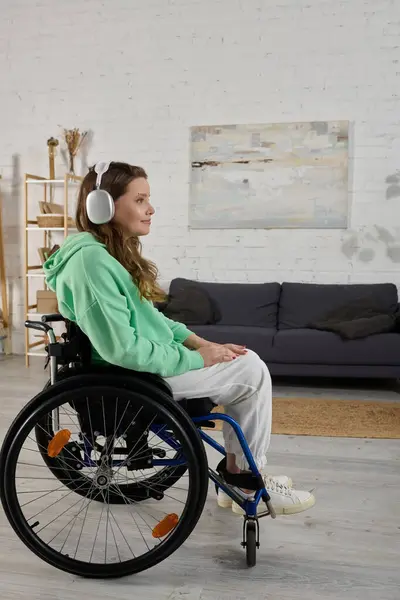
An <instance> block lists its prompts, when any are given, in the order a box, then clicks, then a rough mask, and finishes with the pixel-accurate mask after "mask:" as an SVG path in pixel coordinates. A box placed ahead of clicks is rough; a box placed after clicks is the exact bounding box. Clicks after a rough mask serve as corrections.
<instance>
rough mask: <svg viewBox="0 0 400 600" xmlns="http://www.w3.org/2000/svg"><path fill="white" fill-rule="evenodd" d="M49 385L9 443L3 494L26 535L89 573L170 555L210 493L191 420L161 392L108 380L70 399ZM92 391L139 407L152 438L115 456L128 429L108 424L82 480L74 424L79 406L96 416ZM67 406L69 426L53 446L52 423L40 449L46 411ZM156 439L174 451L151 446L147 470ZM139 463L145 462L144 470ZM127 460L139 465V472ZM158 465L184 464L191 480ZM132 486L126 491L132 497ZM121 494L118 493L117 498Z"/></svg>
mask: <svg viewBox="0 0 400 600" xmlns="http://www.w3.org/2000/svg"><path fill="white" fill-rule="evenodd" d="M50 392H51V391H50V390H48V391H47V392H42V393H41V394H39V395H38V396H37V397H36V398H34V399H33V400H32V401H31V402H30V403H29V404H28V405H27V406H26V407H25V408H24V409H23V410H22V411H21V412H20V414H19V415H18V417H17V418H16V419H15V421H14V423H13V424H12V426H11V428H10V430H9V432H8V434H7V436H6V438H5V440H4V443H3V449H2V454H1V460H0V478H1V479H0V491H1V500H2V504H3V508H4V511H5V513H6V516H7V518H8V520H9V521H10V524H11V525H12V527H13V528H14V530H15V532H16V533H17V535H18V536H19V538H20V539H21V540H22V541H23V542H24V544H25V545H26V546H27V547H28V548H30V549H31V550H32V551H33V552H34V553H35V554H36V555H38V556H39V557H40V558H42V559H43V560H44V561H46V562H48V563H49V564H51V565H53V566H54V567H57V568H59V569H61V570H64V571H67V572H69V573H73V574H76V575H80V576H85V577H98V578H104V577H121V576H124V575H129V574H133V573H138V572H140V571H143V570H145V569H148V568H150V567H152V566H154V565H156V564H157V563H159V562H161V561H162V560H164V559H165V558H167V557H168V556H169V555H170V554H172V553H173V552H174V551H175V550H176V549H177V548H179V546H180V545H181V544H182V543H183V542H184V541H185V540H186V539H187V537H188V536H189V535H190V533H191V532H192V530H193V529H194V527H195V526H196V524H197V521H198V519H199V518H200V515H201V513H202V510H203V507H204V503H205V500H206V496H207V490H208V471H207V459H206V455H205V451H204V446H203V443H202V441H201V439H200V437H199V435H198V432H197V430H196V428H195V426H194V425H193V423H192V421H191V420H190V418H189V417H188V416H187V415H186V414H185V413H184V411H183V410H182V409H181V408H180V407H179V406H178V405H177V403H175V402H174V401H173V400H172V399H171V398H169V397H168V395H167V394H162V393H160V394H159V395H157V397H156V398H155V399H153V398H151V397H147V396H146V395H144V394H141V393H138V392H133V391H130V390H127V389H124V388H123V387H121V389H118V388H116V387H115V386H104V385H102V386H99V387H93V386H91V385H90V386H86V387H84V386H83V387H80V388H79V389H75V390H74V393H73V396H71V390H65V389H62V388H61V389H60V388H59V387H58V386H55V387H54V389H53V390H52V393H50ZM94 398H104V399H105V406H111V402H112V401H114V402H115V401H116V398H118V401H119V402H120V403H121V404H122V405H125V406H126V405H127V404H129V405H130V406H132V407H134V410H135V414H136V415H137V414H140V419H141V423H143V422H147V423H148V427H147V429H146V433H148V434H149V444H148V446H147V445H145V444H141V442H139V445H138V447H137V450H138V451H139V452H138V453H136V454H134V453H132V451H131V450H129V453H128V455H125V456H120V457H119V460H116V457H117V459H118V453H121V452H122V450H118V448H117V450H116V438H117V436H118V435H120V433H121V432H120V431H119V432H117V430H115V432H114V434H112V433H111V432H110V431H108V432H107V436H105V437H104V440H103V444H102V445H101V450H99V456H98V458H96V453H92V458H91V459H90V457H86V459H87V461H86V463H85V466H86V465H87V464H88V465H89V467H87V468H89V470H90V473H89V476H85V477H84V481H82V480H79V479H75V476H76V475H78V476H79V477H82V469H81V468H78V465H79V459H77V456H76V453H75V452H74V450H73V449H72V446H70V445H69V444H71V443H72V444H74V443H75V444H76V447H77V446H78V440H79V439H81V440H82V438H79V435H78V433H77V431H76V430H75V429H74V427H73V423H72V422H74V423H75V424H76V422H79V419H78V418H77V413H76V412H74V409H73V407H74V406H75V407H76V406H82V405H84V404H86V405H88V407H89V415H90V414H91V412H90V407H91V404H92V402H93V399H94ZM63 407H67V408H66V413H67V414H68V415H69V417H70V418H71V426H70V429H69V430H67V428H63V429H59V431H58V432H57V433H55V434H54V436H53V438H52V439H51V440H50V443H48V435H49V430H48V429H46V428H45V429H44V433H45V437H44V438H43V440H42V441H45V444H42V442H41V441H40V440H39V446H40V447H39V449H38V440H37V437H36V435H35V432H36V433H37V431H38V428H39V429H40V428H41V427H42V426H43V423H45V422H46V420H48V415H49V414H51V415H53V414H54V413H55V411H58V412H60V409H61V408H63ZM47 422H48V421H47ZM131 424H134V421H132V422H131ZM93 433H94V432H93ZM80 434H81V435H82V434H83V440H84V441H85V440H86V441H87V439H88V438H89V437H92V438H93V436H90V435H89V434H88V432H82V431H80ZM39 437H40V436H39ZM74 437H75V438H76V441H74ZM157 437H158V438H160V439H162V440H163V442H165V441H167V443H168V444H171V452H172V455H173V456H174V458H172V459H169V458H168V455H163V454H160V453H157V452H155V453H154V452H152V455H151V456H152V458H151V462H152V464H151V466H150V465H149V467H148V468H146V465H143V464H141V460H142V459H143V460H144V459H146V457H147V459H148V458H149V456H150V455H149V454H148V448H151V443H150V442H151V440H152V439H155V438H157ZM144 446H146V448H147V450H146V452H147V454H146V456H144V455H142V456H141V455H140V448H141V447H144ZM45 452H47V458H48V459H54V460H55V463H54V464H53V465H52V469H49V466H48V462H49V461H48V460H45V461H43V458H44V456H45ZM158 456H164V457H163V458H159V459H157V457H158ZM177 456H178V459H177V458H176V457H177ZM93 457H94V458H93ZM89 459H90V460H89ZM128 459H129V460H128ZM131 459H134V460H133V461H131ZM57 461H58V462H57ZM88 461H89V462H88ZM135 461H137V464H138V466H139V467H140V466H141V468H140V469H138V471H139V473H138V471H137V470H136V469H135V464H136V463H135ZM128 462H129V463H132V462H133V463H134V464H133V469H132V465H131V467H129V465H128ZM157 466H160V467H161V471H160V472H161V473H162V471H163V469H165V467H167V468H174V467H177V466H181V467H183V468H184V469H185V470H186V472H187V478H186V479H187V486H186V487H177V486H176V485H174V482H171V481H169V482H168V484H167V483H165V481H163V480H162V479H159V478H158V479H157V477H158V474H157V472H156V473H154V470H155V469H157ZM55 470H56V473H55ZM129 477H131V480H130V481H129V482H128V483H127V479H128V478H129ZM71 479H72V480H73V481H74V484H73V485H71ZM78 481H81V483H78ZM171 483H172V485H171ZM80 485H81V487H79V486H80ZM128 485H129V488H128ZM73 488H74V489H73ZM78 488H79V489H78ZM128 489H129V494H125V491H127V490H128ZM75 492H78V494H79V495H78V499H77V495H76V493H75ZM116 497H118V498H121V501H119V503H118V504H115V503H113V500H115V498H116ZM97 499H100V500H101V501H100V502H96V500H97Z"/></svg>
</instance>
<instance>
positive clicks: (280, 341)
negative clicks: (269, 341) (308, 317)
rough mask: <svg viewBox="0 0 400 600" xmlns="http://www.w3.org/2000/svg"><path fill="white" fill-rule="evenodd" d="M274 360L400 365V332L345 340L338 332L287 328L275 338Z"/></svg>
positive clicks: (283, 361)
mask: <svg viewBox="0 0 400 600" xmlns="http://www.w3.org/2000/svg"><path fill="white" fill-rule="evenodd" d="M272 356H273V362H282V363H293V364H296V363H297V364H301V363H303V364H320V365H324V364H325V365H330V364H332V365H336V364H337V365H399V364H400V335H399V334H398V333H382V334H377V335H371V336H370V337H367V338H364V339H360V340H343V339H342V338H341V337H340V336H339V335H337V334H336V333H330V332H329V331H317V330H315V329H287V330H285V331H278V332H277V334H276V336H275V337H274V348H273V354H272Z"/></svg>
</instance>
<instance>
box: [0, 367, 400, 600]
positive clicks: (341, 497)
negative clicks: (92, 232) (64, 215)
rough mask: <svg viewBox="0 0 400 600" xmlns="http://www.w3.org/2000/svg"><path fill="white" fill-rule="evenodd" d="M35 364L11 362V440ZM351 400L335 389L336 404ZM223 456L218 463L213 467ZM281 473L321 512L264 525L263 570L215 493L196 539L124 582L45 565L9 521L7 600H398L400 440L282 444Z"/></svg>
mask: <svg viewBox="0 0 400 600" xmlns="http://www.w3.org/2000/svg"><path fill="white" fill-rule="evenodd" d="M42 367H43V365H42V363H41V362H36V363H34V364H33V366H32V367H31V368H30V369H29V370H27V369H25V367H24V366H23V361H22V359H20V358H6V359H0V417H1V420H0V428H1V432H0V433H1V437H2V436H3V435H4V433H5V431H6V430H7V428H8V426H9V424H10V422H11V420H12V419H13V417H14V416H15V415H16V413H17V412H18V410H19V409H20V408H21V407H22V406H23V405H24V403H26V402H27V400H28V399H29V398H31V397H32V396H33V395H34V394H35V393H36V392H37V391H38V390H39V389H40V386H41V385H42V383H43V382H44V380H45V379H46V375H45V373H44V372H43V371H42V370H40V369H42ZM278 387H279V390H278V391H279V393H281V394H289V393H291V392H293V393H294V394H295V395H297V396H298V395H300V394H301V393H304V395H307V396H310V394H311V393H315V394H318V395H321V394H326V395H328V394H327V390H326V389H325V390H323V389H322V388H319V389H314V390H310V388H307V389H303V390H301V389H299V387H296V388H295V389H294V388H293V387H289V386H286V387H285V385H284V384H282V383H279V386H278ZM335 393H336V396H338V395H340V394H339V392H338V391H337V390H336V392H334V391H332V390H331V391H330V393H329V397H335ZM345 393H346V397H349V395H350V394H353V397H354V395H355V396H356V397H357V395H359V397H360V399H362V398H364V397H365V396H366V395H367V396H368V397H371V395H372V397H382V399H388V398H390V399H396V398H398V396H397V397H396V396H395V394H394V393H393V392H391V391H388V390H384V391H379V389H374V390H372V391H370V392H367V391H365V390H363V391H362V392H359V391H357V390H356V389H353V390H352V391H351V392H349V391H347V392H345ZM214 458H215V457H213V456H212V455H210V461H213V460H214ZM269 461H270V464H271V467H273V472H274V473H278V472H280V473H285V474H288V475H290V476H292V477H293V479H294V482H295V484H297V485H298V486H299V487H301V488H304V489H311V488H314V487H315V488H316V490H315V494H316V497H317V504H316V506H315V507H314V508H313V509H312V510H310V511H308V512H306V513H303V514H300V515H298V516H293V517H278V518H277V519H276V520H275V521H271V520H269V519H262V520H261V548H260V550H259V551H258V564H257V566H256V567H255V568H254V569H252V570H248V569H247V568H246V567H245V560H244V553H243V550H242V549H241V547H240V537H241V524H242V521H241V518H240V517H236V516H234V515H233V514H232V513H231V512H230V511H224V510H222V509H219V508H218V507H217V506H216V503H215V496H214V494H213V490H212V488H211V487H210V493H209V496H208V501H207V504H206V507H205V510H204V513H203V516H202V518H201V520H200V523H199V524H198V526H197V528H196V530H195V532H194V533H193V534H192V536H191V537H190V539H189V540H188V541H187V542H186V543H185V545H184V546H183V547H181V548H180V550H178V551H177V552H176V553H175V554H174V555H173V556H172V557H170V558H169V559H168V560H167V561H165V562H163V563H162V564H161V565H159V566H157V567H155V568H153V569H152V570H151V571H147V572H145V573H142V574H140V575H137V576H133V577H128V578H124V579H121V580H115V581H93V580H82V579H80V578H77V577H72V576H70V575H68V574H65V573H62V572H60V571H57V570H55V569H54V568H52V567H50V566H49V565H47V564H45V563H43V562H41V561H40V560H39V559H38V558H36V557H35V556H34V555H33V554H32V553H31V552H30V551H29V550H28V549H26V548H25V546H23V544H22V543H21V542H20V541H19V540H18V539H17V538H16V536H15V535H14V533H13V531H12V530H11V528H10V526H9V524H8V522H7V520H6V519H5V516H4V514H3V513H2V512H1V513H0V597H1V598H2V599H4V600H16V599H22V598H23V599H24V600H25V599H27V600H39V599H40V600H54V599H57V600H76V598H78V597H84V598H85V600H103V599H104V600H105V599H111V598H112V599H115V598H118V599H129V600H131V599H132V598H135V599H136V598H137V599H142V598H146V600H164V599H165V600H166V599H169V600H173V599H180V600H184V599H185V600H200V599H201V600H225V599H228V598H232V599H235V600H239V599H240V600H242V599H243V600H244V599H247V598H252V600H261V599H263V600H264V599H265V600H266V599H267V598H268V599H269V600H294V599H298V600H300V599H301V600H316V599H320V600H328V599H329V600H330V599H337V600H352V599H357V600H360V599H362V600H398V599H399V598H400V568H399V567H400V442H399V441H398V440H397V441H396V440H360V439H358V440H357V439H329V438H306V437H294V436H288V437H284V436H274V437H273V440H272V446H271V452H270V456H269Z"/></svg>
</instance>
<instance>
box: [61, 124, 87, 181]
mask: <svg viewBox="0 0 400 600" xmlns="http://www.w3.org/2000/svg"><path fill="white" fill-rule="evenodd" d="M86 136H87V131H83V132H82V133H81V132H80V131H79V129H77V128H76V127H75V129H64V140H65V143H66V144H67V148H68V155H69V171H70V173H73V174H74V173H75V171H74V158H75V156H76V155H77V153H78V150H79V148H80V147H81V145H82V142H83V140H84V139H85V137H86Z"/></svg>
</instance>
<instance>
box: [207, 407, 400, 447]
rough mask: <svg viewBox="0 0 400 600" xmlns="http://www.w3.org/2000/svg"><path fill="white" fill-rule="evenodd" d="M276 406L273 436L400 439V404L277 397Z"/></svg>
mask: <svg viewBox="0 0 400 600" xmlns="http://www.w3.org/2000/svg"><path fill="white" fill-rule="evenodd" d="M272 406H273V408H272V433H276V434H284V435H314V436H324V437H352V438H381V439H383V438H385V439H400V402H376V401H370V400H365V401H360V400H331V399H329V398H302V397H297V398H277V397H275V398H273V405H272ZM213 412H224V410H223V407H217V408H216V409H215V411H213ZM215 425H216V429H217V430H220V429H222V422H221V421H216V422H215Z"/></svg>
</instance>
